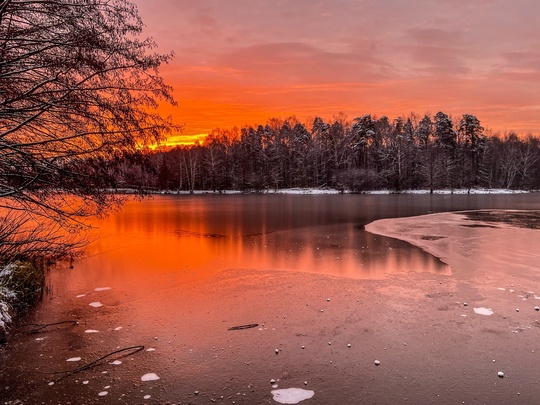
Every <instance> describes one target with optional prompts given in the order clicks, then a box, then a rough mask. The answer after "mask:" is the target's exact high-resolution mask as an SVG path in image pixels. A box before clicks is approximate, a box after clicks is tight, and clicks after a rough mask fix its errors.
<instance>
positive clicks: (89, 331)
mask: <svg viewBox="0 0 540 405" xmlns="http://www.w3.org/2000/svg"><path fill="white" fill-rule="evenodd" d="M84 333H99V330H95V329H87V330H85V331H84Z"/></svg>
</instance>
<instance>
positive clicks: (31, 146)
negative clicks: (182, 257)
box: [0, 0, 174, 255]
mask: <svg viewBox="0 0 540 405" xmlns="http://www.w3.org/2000/svg"><path fill="white" fill-rule="evenodd" d="M142 27H143V23H142V21H141V20H140V18H139V16H138V14H137V10H136V8H135V6H134V5H133V4H131V3H129V2H127V1H125V0H113V1H110V0H86V1H80V2H75V1H69V0H56V1H38V0H0V210H1V212H0V221H1V222H2V229H3V230H4V232H2V233H1V234H0V253H2V252H3V251H5V249H8V250H9V252H11V253H10V254H11V255H13V252H14V251H13V246H19V248H18V249H17V251H18V252H26V253H27V254H28V252H29V251H37V250H39V249H38V245H39V246H40V249H41V252H42V253H47V252H48V253H51V254H61V253H62V252H63V251H65V250H66V249H67V248H69V247H70V246H71V245H72V243H71V242H70V241H71V240H72V236H73V235H74V234H75V233H77V232H78V231H79V230H80V229H81V226H82V222H81V221H82V220H83V219H84V218H87V217H89V216H94V215H102V214H104V213H105V212H107V210H109V209H111V208H113V207H114V206H115V205H116V204H118V203H119V201H120V200H119V197H118V195H117V194H115V193H114V192H113V191H114V190H115V189H116V187H117V186H118V185H119V182H121V181H123V180H128V182H129V183H130V184H134V183H135V181H134V180H136V179H129V176H127V175H126V173H125V172H123V170H124V169H126V170H128V169H129V170H135V169H134V168H135V166H136V165H137V163H136V162H135V160H136V157H137V155H138V152H137V151H138V150H139V148H140V147H141V146H143V145H145V144H149V143H154V142H156V141H158V140H160V139H162V138H163V134H164V133H167V132H168V131H170V130H171V129H172V128H173V125H172V124H171V122H170V120H169V119H166V118H163V117H161V116H160V115H159V114H157V113H155V112H154V111H155V108H156V107H157V104H158V102H160V101H165V102H170V103H173V104H174V101H173V99H172V96H171V88H170V87H168V86H167V85H165V84H164V82H163V81H162V79H161V77H160V75H159V72H158V69H159V67H160V65H162V64H163V63H166V62H167V61H168V60H169V59H170V58H171V55H161V54H156V53H153V51H152V48H154V46H155V44H154V42H153V41H152V40H151V39H139V38H140V34H141V31H142ZM133 156H135V157H133ZM134 165H135V166H134ZM142 167H144V165H138V170H141V168H142ZM160 169H162V170H163V172H160V175H159V182H158V183H159V186H160V187H170V183H169V182H168V177H170V173H168V172H167V171H166V170H167V169H168V168H167V166H166V165H163V166H162V168H160ZM140 174H141V176H140V178H139V179H138V180H139V181H143V177H144V176H143V175H142V172H141V173H140ZM155 180H156V179H155V176H152V182H154V183H155ZM6 229H7V230H8V232H6V231H5V230H6ZM37 241H40V242H41V244H38V243H37ZM29 246H33V248H32V249H28V247H29Z"/></svg>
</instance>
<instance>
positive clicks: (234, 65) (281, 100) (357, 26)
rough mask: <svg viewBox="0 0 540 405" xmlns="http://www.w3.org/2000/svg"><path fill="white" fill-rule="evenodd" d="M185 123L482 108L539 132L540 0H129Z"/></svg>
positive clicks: (490, 118)
mask: <svg viewBox="0 0 540 405" xmlns="http://www.w3.org/2000/svg"><path fill="white" fill-rule="evenodd" d="M132 1H133V2H134V3H135V4H137V6H138V9H139V14H140V16H141V18H142V19H143V21H144V23H145V24H146V29H145V32H144V33H145V35H147V36H151V37H153V38H154V40H155V41H156V42H157V43H158V45H159V51H161V52H169V51H173V52H174V53H175V58H174V60H173V61H172V62H171V63H170V64H169V65H167V66H164V67H163V68H162V70H161V73H162V76H163V77H164V78H165V80H166V82H167V83H168V84H170V85H172V86H173V87H174V89H175V90H174V95H175V98H176V99H177V101H178V103H179V106H178V107H177V108H172V107H166V106H165V107H163V108H162V111H163V113H164V114H172V115H173V117H174V119H175V121H176V122H177V123H179V124H182V125H184V129H183V131H182V134H175V135H174V136H172V137H170V141H171V142H180V141H181V142H190V141H193V140H194V139H197V138H200V134H207V133H209V132H210V131H211V130H212V129H214V128H218V127H219V128H232V127H234V126H238V127H242V126H244V125H256V124H261V123H262V124H264V123H266V122H267V120H268V119H269V118H271V117H281V118H287V117H288V116H292V115H294V116H296V117H297V118H298V119H299V120H300V121H301V122H307V121H308V120H310V119H312V118H313V117H315V116H321V117H323V118H325V119H327V120H331V119H332V118H333V117H334V116H337V115H338V114H339V113H345V114H346V115H347V117H348V118H349V119H351V120H352V119H353V118H355V117H357V116H362V115H364V114H372V115H376V116H379V117H380V116H382V115H386V116H388V117H389V118H391V119H393V118H395V117H397V116H400V115H408V114H409V113H411V112H414V113H417V114H421V115H423V114H425V113H428V114H431V115H434V114H435V113H437V112H438V111H443V112H445V113H447V114H451V115H452V116H453V117H454V118H455V119H459V118H460V117H461V115H462V114H474V115H475V116H476V117H478V119H479V120H480V121H481V123H482V125H483V126H484V127H486V128H487V129H488V130H491V131H493V132H500V133H505V132H508V131H514V132H517V133H520V134H527V133H532V134H535V135H540V1H538V0H132Z"/></svg>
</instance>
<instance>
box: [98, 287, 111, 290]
mask: <svg viewBox="0 0 540 405" xmlns="http://www.w3.org/2000/svg"><path fill="white" fill-rule="evenodd" d="M110 289H111V287H98V288H94V291H107V290H110Z"/></svg>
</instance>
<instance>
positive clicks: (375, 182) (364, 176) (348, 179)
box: [336, 169, 381, 193]
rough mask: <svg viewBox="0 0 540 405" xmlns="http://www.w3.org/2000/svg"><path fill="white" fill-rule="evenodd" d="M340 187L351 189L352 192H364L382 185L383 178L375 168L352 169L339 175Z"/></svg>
mask: <svg viewBox="0 0 540 405" xmlns="http://www.w3.org/2000/svg"><path fill="white" fill-rule="evenodd" d="M336 180H337V183H338V185H339V187H337V188H339V189H341V188H343V189H345V190H349V191H350V192H351V193H362V192H365V191H370V190H375V189H378V188H379V187H380V186H381V178H380V176H379V174H378V173H377V172H376V171H375V170H371V169H351V170H346V171H344V172H341V173H339V174H338V175H337V178H336Z"/></svg>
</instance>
